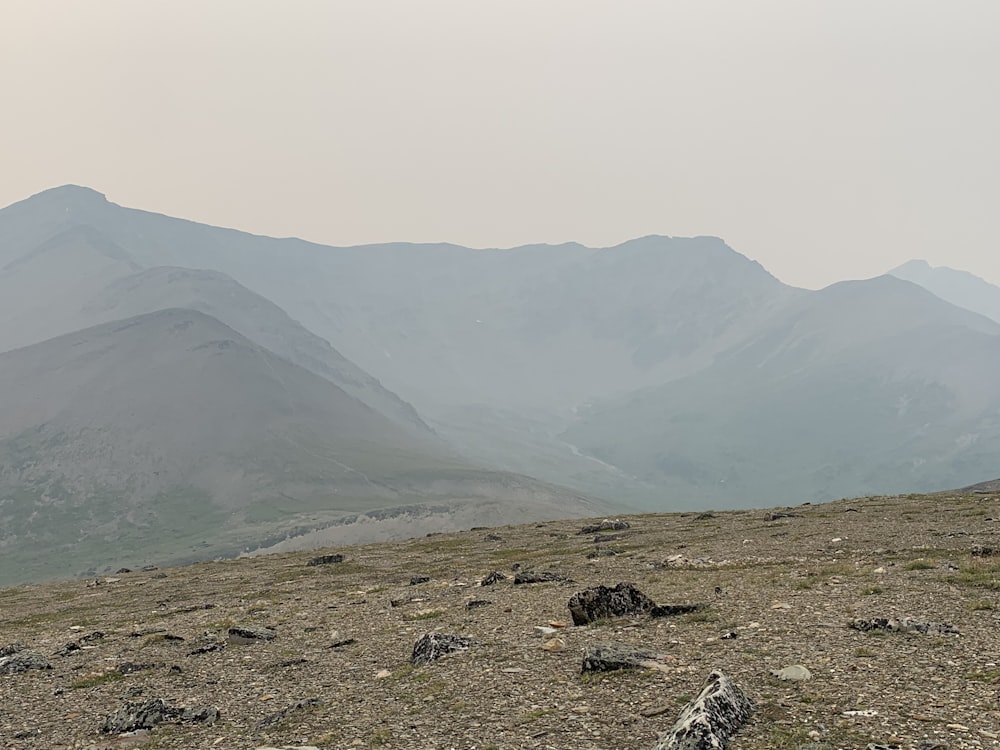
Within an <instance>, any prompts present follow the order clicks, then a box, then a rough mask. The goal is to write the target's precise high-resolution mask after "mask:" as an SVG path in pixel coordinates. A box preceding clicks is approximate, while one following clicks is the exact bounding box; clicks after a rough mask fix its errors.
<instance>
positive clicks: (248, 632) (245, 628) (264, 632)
mask: <svg viewBox="0 0 1000 750" xmlns="http://www.w3.org/2000/svg"><path fill="white" fill-rule="evenodd" d="M277 635H278V634H277V633H276V632H274V631H273V630H271V628H258V627H253V626H252V625H237V626H235V627H232V628H229V640H230V641H232V642H233V643H251V642H253V641H273V640H274V639H275V637H277Z"/></svg>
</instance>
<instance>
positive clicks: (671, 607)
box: [649, 604, 706, 617]
mask: <svg viewBox="0 0 1000 750" xmlns="http://www.w3.org/2000/svg"><path fill="white" fill-rule="evenodd" d="M705 606H706V605H704V604H657V605H656V606H655V607H653V608H652V609H651V610H649V616H650V617H676V616H677V615H689V614H691V613H692V612H700V611H701V610H703V609H705Z"/></svg>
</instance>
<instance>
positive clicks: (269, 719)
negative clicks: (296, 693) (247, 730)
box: [257, 698, 320, 729]
mask: <svg viewBox="0 0 1000 750" xmlns="http://www.w3.org/2000/svg"><path fill="white" fill-rule="evenodd" d="M319 704H320V701H319V698H305V699H303V700H300V701H295V703H292V704H291V705H289V706H285V707H284V708H283V709H281V710H280V711H275V712H274V713H273V714H270V715H269V716H265V717H264V718H263V719H261V720H260V721H258V722H257V728H258V729H263V728H264V727H268V726H270V725H271V724H277V723H278V722H279V721H281V720H282V719H284V718H285V717H286V716H288V714H291V713H295V712H296V711H301V710H303V709H305V708H311V707H312V706H318V705H319Z"/></svg>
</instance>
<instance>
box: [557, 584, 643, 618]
mask: <svg viewBox="0 0 1000 750" xmlns="http://www.w3.org/2000/svg"><path fill="white" fill-rule="evenodd" d="M655 606H656V602H654V601H653V600H652V599H650V598H649V597H648V596H646V595H645V594H644V593H642V592H641V591H639V589H637V588H636V587H635V586H633V585H632V584H631V583H618V584H617V585H615V587H614V588H611V587H608V586H595V587H593V588H590V589H584V590H583V591H578V592H577V593H575V594H573V596H571V597H570V600H569V611H570V614H571V615H573V624H574V625H587V624H588V623H591V622H595V621H596V620H604V619H607V618H609V617H625V616H627V615H639V614H645V613H646V612H649V611H650V610H651V609H653V607H655Z"/></svg>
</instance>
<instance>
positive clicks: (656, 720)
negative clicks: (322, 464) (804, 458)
mask: <svg viewBox="0 0 1000 750" xmlns="http://www.w3.org/2000/svg"><path fill="white" fill-rule="evenodd" d="M998 487H1000V482H994V483H992V484H991V485H982V486H980V487H978V488H970V490H968V491H966V492H955V493H943V494H937V495H927V496H919V495H910V496H892V497H886V496H880V497H866V498H860V499H856V500H839V501H836V502H831V503H828V504H821V505H809V504H804V505H794V506H786V507H778V508H771V509H767V510H732V511H716V512H687V513H672V514H647V515H634V516H627V517H621V518H611V519H603V520H602V519H591V520H589V521H548V522H543V523H537V524H528V525H521V526H506V527H502V528H495V529H474V530H471V531H465V532H457V533H445V534H429V535H427V536H425V537H422V538H418V539H412V540H409V541H399V542H389V543H380V544H372V545H364V546H347V547H337V548H328V549H322V550H316V551H313V552H294V553H286V554H277V555H264V556H258V557H250V558H242V559H238V560H230V561H223V562H211V563H197V564H192V565H188V566H184V567H176V568H169V569H159V570H157V569H149V570H132V571H130V570H118V571H117V572H115V573H114V574H113V575H100V576H94V577H91V578H89V579H87V580H76V581H64V582H58V583H42V584H32V585H25V586H20V587H16V588H8V589H4V590H0V744H2V746H3V747H4V748H10V749H11V750H19V749H22V748H23V749H25V750H27V749H28V748H47V749H52V748H76V749H81V748H89V749H90V750H98V749H101V750H105V749H106V750H111V748H123V747H137V748H150V749H152V748H195V747H197V748H209V747H226V748H266V747H311V748H319V749H320V750H340V749H341V748H351V747H362V748H368V747H389V748H391V747H397V748H414V747H421V748H424V747H426V748H456V750H459V749H460V750H472V749H473V748H478V749H480V750H483V749H485V748H495V749H502V750H519V749H520V748H546V749H548V748H560V749H561V748H581V749H589V748H594V749H595V750H597V749H600V750H612V749H619V748H620V749H625V748H648V749H650V750H651V749H652V748H654V747H658V748H679V747H686V748H698V749H701V748H708V747H709V746H710V744H709V743H710V739H709V738H708V737H709V736H714V737H715V738H716V739H717V740H718V741H719V744H718V745H711V746H714V747H722V746H725V744H726V741H727V740H728V742H729V744H728V746H729V747H730V748H732V749H733V750H750V749H754V750H765V749H767V750H771V749H774V748H789V749H791V748H795V749H801V750H832V749H833V748H852V749H858V748H869V749H871V750H882V749H884V748H894V749H899V750H904V749H905V750H932V749H935V748H936V749H938V750H944V749H945V748H947V749H949V750H958V749H959V748H996V747H1000V709H998V698H1000V687H998V682H1000V663H998V659H997V649H996V633H997V627H998V619H997V618H998V611H1000V610H998V609H997V607H998V599H997V592H998V591H1000V577H998V576H1000V537H998V528H1000V494H998V493H997V488H998ZM602 587H603V588H602ZM710 680H711V682H709V681H710ZM707 682H708V683H709V687H710V688H712V687H718V686H719V685H720V684H721V685H725V686H726V687H727V688H728V691H729V692H721V691H720V692H719V693H716V694H713V695H715V698H718V700H715V701H714V702H712V700H714V699H711V696H710V700H709V701H708V703H707V704H700V705H701V708H702V709H704V708H705V705H708V709H707V710H705V711H703V712H701V713H699V703H698V702H697V701H696V699H697V698H698V697H699V694H700V691H702V689H703V686H705V685H706V683H707ZM701 720H704V723H702V724H698V721H701ZM661 737H662V739H659V738H661ZM685 737H686V738H687V740H685V739H684V738H685ZM697 738H701V739H697ZM685 742H687V744H685Z"/></svg>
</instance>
